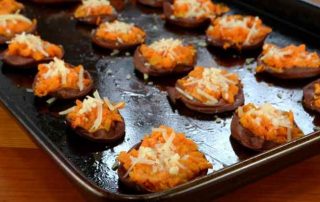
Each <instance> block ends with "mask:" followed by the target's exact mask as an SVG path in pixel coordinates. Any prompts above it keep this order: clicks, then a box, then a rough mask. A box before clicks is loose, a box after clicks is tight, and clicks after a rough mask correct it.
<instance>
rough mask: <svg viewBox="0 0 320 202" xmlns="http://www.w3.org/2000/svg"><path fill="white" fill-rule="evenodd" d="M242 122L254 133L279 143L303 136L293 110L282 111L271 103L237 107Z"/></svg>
mask: <svg viewBox="0 0 320 202" xmlns="http://www.w3.org/2000/svg"><path fill="white" fill-rule="evenodd" d="M237 115H238V117H239V121H240V124H241V125H242V126H243V127H244V128H246V129H248V130H249V131H251V132H252V133H253V134H254V135H256V136H258V137H260V138H262V139H264V140H269V141H273V142H276V143H279V144H282V143H286V142H289V141H291V140H292V139H296V138H298V137H301V136H302V135H303V134H302V132H301V130H300V129H299V128H298V127H297V126H296V125H295V123H294V115H293V113H292V111H289V112H287V111H281V110H278V109H276V108H275V107H273V106H272V105H271V104H268V103H266V104H262V105H261V106H255V105H254V104H252V103H249V104H246V105H244V106H242V107H239V108H238V109H237Z"/></svg>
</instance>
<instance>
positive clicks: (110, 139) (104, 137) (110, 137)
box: [67, 119, 125, 144]
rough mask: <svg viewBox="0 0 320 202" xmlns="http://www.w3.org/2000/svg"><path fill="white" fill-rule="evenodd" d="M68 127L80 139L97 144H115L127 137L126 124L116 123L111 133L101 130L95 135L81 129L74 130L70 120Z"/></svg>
mask: <svg viewBox="0 0 320 202" xmlns="http://www.w3.org/2000/svg"><path fill="white" fill-rule="evenodd" d="M67 125H68V126H69V127H70V128H71V129H72V130H73V131H74V132H75V133H76V134H77V135H79V136H80V137H83V138H85V139H87V140H90V141H93V142H97V143H105V144H114V143H116V142H118V141H120V140H121V139H122V138H123V137H124V135H125V123H124V122H115V123H114V124H113V125H112V127H111V129H110V130H109V131H107V130H104V129H100V130H97V131H95V132H93V133H91V132H89V131H87V130H86V129H84V128H81V127H77V128H73V127H72V126H71V122H70V121H69V120H68V119H67Z"/></svg>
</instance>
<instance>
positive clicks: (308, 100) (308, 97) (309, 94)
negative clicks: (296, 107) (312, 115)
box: [303, 79, 320, 113]
mask: <svg viewBox="0 0 320 202" xmlns="http://www.w3.org/2000/svg"><path fill="white" fill-rule="evenodd" d="M317 83H319V84H320V79H317V80H315V81H313V82H312V83H310V84H308V85H306V86H305V87H304V88H303V106H304V107H306V108H307V109H309V110H312V111H315V112H319V113H320V108H319V107H317V106H315V105H314V95H315V92H314V85H315V84H317Z"/></svg>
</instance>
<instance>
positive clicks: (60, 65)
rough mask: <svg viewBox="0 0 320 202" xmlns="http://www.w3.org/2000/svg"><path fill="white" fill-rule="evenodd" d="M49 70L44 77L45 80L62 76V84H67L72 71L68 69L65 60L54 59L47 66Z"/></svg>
mask: <svg viewBox="0 0 320 202" xmlns="http://www.w3.org/2000/svg"><path fill="white" fill-rule="evenodd" d="M45 66H46V67H47V68H48V71H47V72H46V74H45V75H44V78H46V79H47V78H50V77H54V76H60V77H61V82H62V84H66V83H67V75H68V73H69V72H70V70H69V69H68V68H67V67H66V65H65V63H64V61H63V60H60V59H58V58H54V59H53V61H52V62H50V63H49V64H46V65H45Z"/></svg>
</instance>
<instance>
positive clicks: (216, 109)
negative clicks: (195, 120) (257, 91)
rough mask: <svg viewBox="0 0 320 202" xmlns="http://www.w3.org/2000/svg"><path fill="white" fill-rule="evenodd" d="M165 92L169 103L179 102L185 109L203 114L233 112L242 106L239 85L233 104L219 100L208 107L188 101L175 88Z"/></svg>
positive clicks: (242, 98) (242, 101)
mask: <svg viewBox="0 0 320 202" xmlns="http://www.w3.org/2000/svg"><path fill="white" fill-rule="evenodd" d="M177 87H179V86H177ZM167 92H168V96H169V98H170V100H171V102H173V103H177V101H178V100H180V101H181V102H182V103H184V105H185V106H186V107H187V108H189V109H191V110H194V111H197V112H200V113H204V114H218V113H223V112H228V111H233V110H235V109H237V108H238V107H239V106H241V105H243V104H244V94H243V90H242V84H240V88H239V93H238V94H237V95H236V98H235V102H234V103H233V104H229V103H226V102H225V101H224V100H223V99H221V100H220V101H219V102H218V103H217V104H216V105H214V106H208V105H206V104H203V103H201V102H199V101H196V100H190V99H189V98H187V97H185V96H184V95H182V94H181V93H180V92H178V91H177V90H176V88H172V87H171V88H168V89H167Z"/></svg>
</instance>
